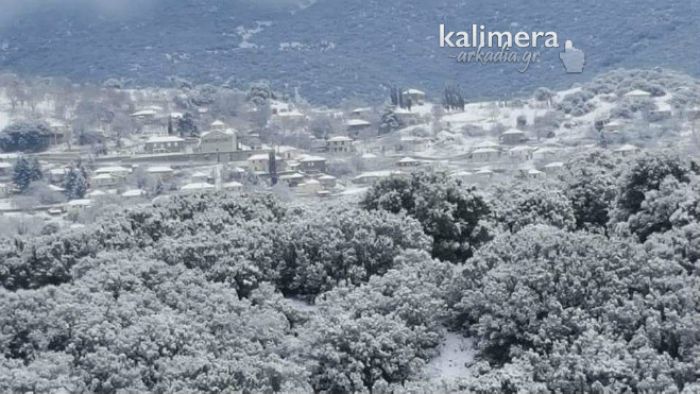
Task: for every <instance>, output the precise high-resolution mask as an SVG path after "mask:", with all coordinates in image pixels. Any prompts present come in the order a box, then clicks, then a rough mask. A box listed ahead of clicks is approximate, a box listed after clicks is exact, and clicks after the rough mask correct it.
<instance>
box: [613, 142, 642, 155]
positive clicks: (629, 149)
mask: <svg viewBox="0 0 700 394" xmlns="http://www.w3.org/2000/svg"><path fill="white" fill-rule="evenodd" d="M637 152H639V148H638V147H636V146H634V145H630V144H625V145H622V146H621V147H619V148H617V149H615V154H616V155H619V156H629V155H633V154H635V153H637Z"/></svg>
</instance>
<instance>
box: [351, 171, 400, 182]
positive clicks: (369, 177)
mask: <svg viewBox="0 0 700 394" xmlns="http://www.w3.org/2000/svg"><path fill="white" fill-rule="evenodd" d="M404 175H406V174H405V173H404V172H401V171H389V170H381V171H367V172H363V173H361V174H360V175H358V176H356V177H355V178H353V182H355V183H360V184H371V183H374V182H376V181H378V180H380V179H385V178H393V177H402V176H404Z"/></svg>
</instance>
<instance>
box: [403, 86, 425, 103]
mask: <svg viewBox="0 0 700 394" xmlns="http://www.w3.org/2000/svg"><path fill="white" fill-rule="evenodd" d="M403 96H404V98H408V99H410V100H411V103H412V104H413V105H422V104H424V103H425V92H424V91H422V90H418V89H407V90H404V92H403Z"/></svg>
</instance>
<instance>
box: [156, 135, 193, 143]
mask: <svg viewBox="0 0 700 394" xmlns="http://www.w3.org/2000/svg"><path fill="white" fill-rule="evenodd" d="M184 141H185V140H183V139H182V138H180V137H176V136H174V135H155V136H153V137H151V138H149V139H148V141H146V142H147V143H152V144H156V143H163V142H184Z"/></svg>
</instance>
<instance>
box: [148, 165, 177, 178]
mask: <svg viewBox="0 0 700 394" xmlns="http://www.w3.org/2000/svg"><path fill="white" fill-rule="evenodd" d="M146 173H148V175H151V176H153V177H155V178H158V179H160V180H167V179H170V178H172V177H173V175H174V174H175V171H174V170H173V169H172V168H170V167H168V166H153V167H148V169H147V170H146Z"/></svg>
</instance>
